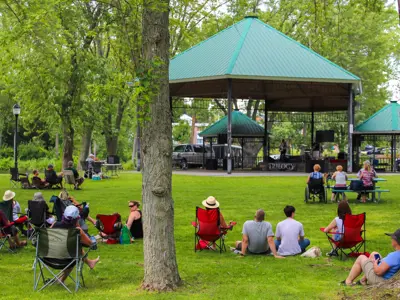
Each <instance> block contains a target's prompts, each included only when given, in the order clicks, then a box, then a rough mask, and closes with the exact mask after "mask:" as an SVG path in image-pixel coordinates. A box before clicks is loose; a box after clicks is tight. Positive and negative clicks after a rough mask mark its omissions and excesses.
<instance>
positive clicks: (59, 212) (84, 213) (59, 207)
mask: <svg viewBox="0 0 400 300" xmlns="http://www.w3.org/2000/svg"><path fill="white" fill-rule="evenodd" d="M50 203H53V212H52V215H55V216H56V218H57V220H58V221H61V220H62V216H63V214H64V211H65V209H66V208H67V206H69V205H75V204H74V203H73V202H72V201H71V200H69V199H67V200H62V199H60V198H59V197H57V196H54V195H53V196H51V198H50ZM75 206H76V207H78V208H79V214H80V217H81V218H80V219H79V223H80V224H79V226H80V227H81V228H82V230H83V231H85V232H87V231H88V226H87V225H86V223H85V220H86V218H87V217H88V216H89V207H87V206H86V202H82V203H80V204H77V205H75Z"/></svg>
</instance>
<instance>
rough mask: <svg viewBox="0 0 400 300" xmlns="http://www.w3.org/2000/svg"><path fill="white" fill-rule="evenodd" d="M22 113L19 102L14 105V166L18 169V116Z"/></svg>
mask: <svg viewBox="0 0 400 300" xmlns="http://www.w3.org/2000/svg"><path fill="white" fill-rule="evenodd" d="M20 113H21V107H20V106H19V105H18V103H17V104H15V105H14V106H13V114H14V116H15V131H14V168H15V169H16V170H18V147H17V135H18V116H19V114H20Z"/></svg>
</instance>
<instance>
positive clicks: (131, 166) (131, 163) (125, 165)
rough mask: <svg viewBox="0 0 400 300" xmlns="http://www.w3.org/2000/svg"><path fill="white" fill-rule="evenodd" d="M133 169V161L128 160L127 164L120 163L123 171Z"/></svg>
mask: <svg viewBox="0 0 400 300" xmlns="http://www.w3.org/2000/svg"><path fill="white" fill-rule="evenodd" d="M134 167H135V166H134V165H133V161H132V160H128V161H127V162H125V163H122V168H123V169H124V170H125V171H132V170H133V169H134Z"/></svg>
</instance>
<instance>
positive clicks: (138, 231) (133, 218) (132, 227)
mask: <svg viewBox="0 0 400 300" xmlns="http://www.w3.org/2000/svg"><path fill="white" fill-rule="evenodd" d="M139 207H140V203H139V202H138V201H129V209H130V213H129V217H128V220H127V221H126V225H127V226H128V229H129V231H130V232H131V235H132V237H133V238H135V239H141V238H143V226H142V212H141V210H140V209H139Z"/></svg>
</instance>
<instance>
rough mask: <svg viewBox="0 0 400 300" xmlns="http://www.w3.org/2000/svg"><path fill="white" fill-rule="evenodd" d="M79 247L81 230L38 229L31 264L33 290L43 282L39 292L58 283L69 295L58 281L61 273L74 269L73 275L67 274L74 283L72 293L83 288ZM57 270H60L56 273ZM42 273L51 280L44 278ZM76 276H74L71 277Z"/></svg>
mask: <svg viewBox="0 0 400 300" xmlns="http://www.w3.org/2000/svg"><path fill="white" fill-rule="evenodd" d="M82 253H83V252H82V245H81V242H80V231H79V229H77V228H71V229H59V228H41V229H39V230H38V241H37V247H36V255H35V261H34V271H33V272H34V275H33V276H34V283H33V289H34V290H35V291H36V290H37V289H38V286H39V282H40V280H41V279H42V281H43V285H42V287H41V288H40V289H39V291H41V290H43V289H45V288H47V287H48V286H51V285H53V284H54V283H57V282H58V283H59V284H60V285H61V286H63V287H64V288H65V289H66V290H67V291H68V292H70V293H72V292H71V290H70V289H69V288H68V287H67V286H66V285H65V283H64V282H62V281H61V280H60V279H61V277H62V276H63V275H64V273H66V272H68V269H71V268H73V267H74V266H75V272H70V273H69V274H68V277H69V278H71V279H72V281H73V282H74V284H75V292H77V291H78V289H79V288H80V287H81V286H85V281H84V279H83V274H82V269H83V259H84V258H85V257H86V255H87V253H86V254H85V255H83V254H82ZM56 270H59V271H56ZM45 273H47V274H49V276H50V277H51V278H49V279H46V277H45ZM73 273H75V276H74V275H73Z"/></svg>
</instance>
